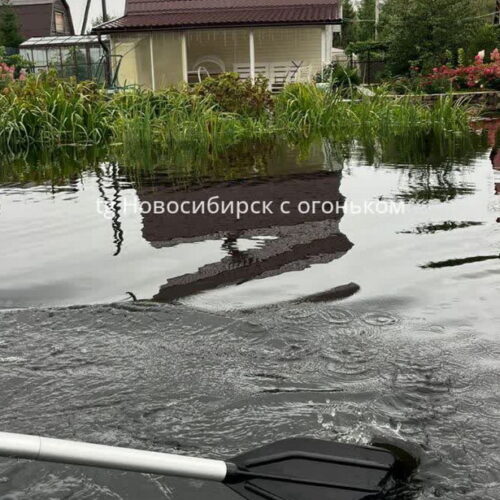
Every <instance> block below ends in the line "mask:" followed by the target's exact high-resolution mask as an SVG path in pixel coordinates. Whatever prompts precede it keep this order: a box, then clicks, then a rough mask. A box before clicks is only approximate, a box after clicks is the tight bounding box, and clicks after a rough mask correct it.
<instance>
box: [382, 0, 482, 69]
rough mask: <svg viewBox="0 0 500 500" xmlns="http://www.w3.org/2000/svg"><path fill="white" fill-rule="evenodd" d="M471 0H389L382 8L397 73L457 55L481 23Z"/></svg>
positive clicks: (392, 65)
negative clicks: (409, 0)
mask: <svg viewBox="0 0 500 500" xmlns="http://www.w3.org/2000/svg"><path fill="white" fill-rule="evenodd" d="M474 3H475V2H471V0H412V1H411V2H408V0H387V1H386V3H385V4H384V7H383V9H382V36H383V38H384V39H385V41H386V42H387V43H388V46H389V50H388V64H389V69H390V70H391V72H392V73H393V74H404V73H406V72H408V71H409V68H410V67H411V66H418V67H420V68H422V69H423V70H424V71H429V70H431V69H432V68H433V67H435V66H439V65H442V64H445V63H448V62H453V61H450V54H451V55H452V57H456V54H457V52H458V49H460V48H466V47H468V45H469V44H470V43H471V40H472V39H473V36H474V33H475V31H476V30H477V28H478V26H480V25H481V24H482V22H481V21H480V20H478V19H477V10H476V8H477V5H474Z"/></svg>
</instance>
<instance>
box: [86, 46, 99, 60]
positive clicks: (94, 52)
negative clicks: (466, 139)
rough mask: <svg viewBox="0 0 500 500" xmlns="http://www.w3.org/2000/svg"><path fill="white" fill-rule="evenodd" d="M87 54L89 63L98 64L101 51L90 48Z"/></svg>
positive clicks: (96, 48) (97, 48)
mask: <svg viewBox="0 0 500 500" xmlns="http://www.w3.org/2000/svg"><path fill="white" fill-rule="evenodd" d="M89 54H90V62H92V63H98V62H99V61H100V60H101V57H102V49H101V48H99V47H90V49H89Z"/></svg>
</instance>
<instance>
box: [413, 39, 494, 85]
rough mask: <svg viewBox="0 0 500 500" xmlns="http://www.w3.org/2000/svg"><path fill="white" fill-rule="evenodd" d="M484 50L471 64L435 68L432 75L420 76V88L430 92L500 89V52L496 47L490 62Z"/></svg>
mask: <svg viewBox="0 0 500 500" xmlns="http://www.w3.org/2000/svg"><path fill="white" fill-rule="evenodd" d="M484 57H485V54H484V51H483V52H480V53H479V54H478V55H477V56H476V57H475V60H474V64H473V65H471V66H459V67H458V68H450V67H449V66H441V67H439V68H434V69H433V71H432V73H431V74H430V75H424V76H422V77H421V78H420V82H419V86H420V88H421V89H422V90H423V91H424V92H427V93H429V94H432V93H442V92H449V91H451V90H487V89H492V90H500V52H499V50H498V49H495V50H494V51H493V52H492V53H491V55H490V59H491V62H490V63H485V62H484Z"/></svg>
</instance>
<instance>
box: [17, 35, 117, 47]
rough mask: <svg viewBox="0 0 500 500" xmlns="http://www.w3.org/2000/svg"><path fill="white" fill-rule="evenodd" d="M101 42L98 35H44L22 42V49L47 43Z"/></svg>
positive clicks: (84, 43) (88, 43)
mask: <svg viewBox="0 0 500 500" xmlns="http://www.w3.org/2000/svg"><path fill="white" fill-rule="evenodd" d="M102 39H103V41H107V40H108V37H107V36H103V37H102ZM97 43H99V39H98V37H97V36H96V35H85V36H44V37H33V38H30V39H29V40H26V41H25V42H23V43H22V44H21V46H20V47H21V48H22V49H26V48H33V47H35V48H36V47H38V46H47V45H90V44H97Z"/></svg>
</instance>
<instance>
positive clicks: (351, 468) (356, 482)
mask: <svg viewBox="0 0 500 500" xmlns="http://www.w3.org/2000/svg"><path fill="white" fill-rule="evenodd" d="M0 456H4V457H15V458H27V459H33V460H42V461H47V462H59V463H66V464H76V465H87V466H94V467H103V468H109V469H119V470H127V471H135V472H142V473H151V474H162V475H170V476H179V477H189V478H193V479H206V480H212V481H219V482H222V483H224V484H226V485H227V486H228V487H229V488H231V489H232V490H234V491H235V492H236V493H238V494H239V495H241V496H242V497H244V498H247V499H249V500H262V499H265V500H361V499H366V500H367V499H375V498H383V496H384V491H386V489H387V487H388V485H389V484H390V483H391V479H392V478H393V475H394V474H395V473H396V472H397V469H398V462H397V460H396V458H395V456H394V455H393V454H392V453H391V452H389V451H387V450H384V449H382V448H375V447H369V446H355V445H350V444H343V443H333V442H329V441H321V440H316V439H307V438H297V439H287V440H284V441H278V442H276V443H273V444H269V445H266V446H263V447H261V448H258V449H256V450H253V451H250V452H249V453H245V454H243V455H239V456H237V457H235V458H233V459H231V460H229V461H228V462H224V461H221V460H209V459H204V458H191V457H185V456H178V455H169V454H164V453H157V452H150V451H143V450H132V449H127V448H117V447H113V446H103V445H98V444H90V443H79V442H76V441H65V440H60V439H50V438H43V437H38V436H27V435H23V434H10V433H2V432H0Z"/></svg>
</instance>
